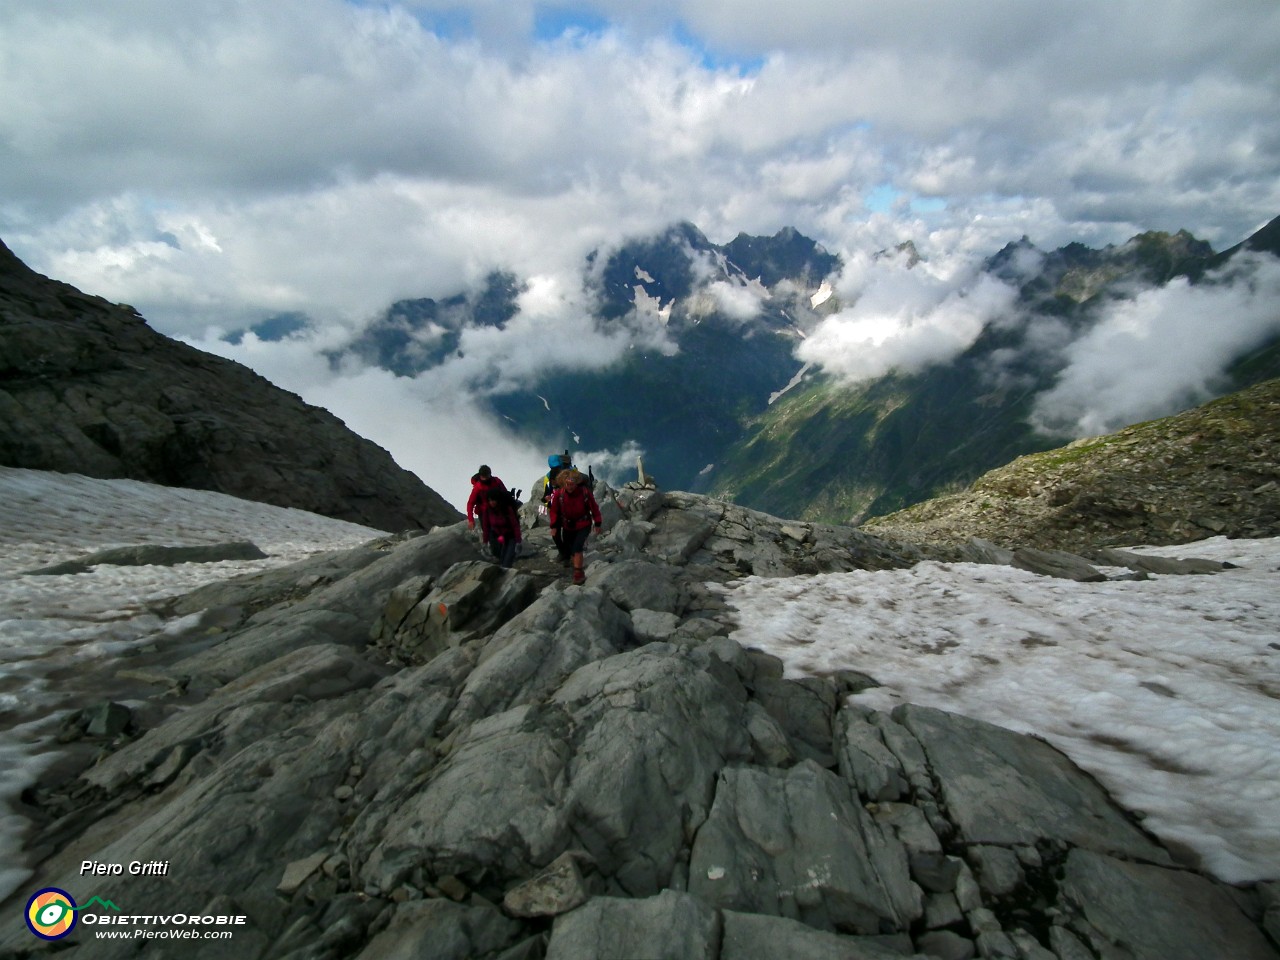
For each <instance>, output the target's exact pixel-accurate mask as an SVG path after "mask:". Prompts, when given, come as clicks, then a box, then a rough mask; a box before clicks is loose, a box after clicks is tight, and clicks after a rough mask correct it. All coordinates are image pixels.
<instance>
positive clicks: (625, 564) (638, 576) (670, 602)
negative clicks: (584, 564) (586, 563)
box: [591, 560, 680, 613]
mask: <svg viewBox="0 0 1280 960" xmlns="http://www.w3.org/2000/svg"><path fill="white" fill-rule="evenodd" d="M591 582H592V584H593V585H594V586H597V587H599V588H600V589H601V590H603V591H604V592H605V593H606V594H608V595H609V598H610V599H611V600H613V602H614V603H616V604H617V605H618V606H619V607H621V608H622V609H623V610H626V611H628V612H630V611H632V610H641V609H645V610H657V611H661V612H663V613H678V612H679V603H680V582H679V579H678V577H677V576H676V573H675V571H674V570H673V569H672V568H671V567H670V565H668V564H665V563H653V562H652V561H648V560H619V561H618V562H616V563H611V564H608V565H607V566H605V567H604V568H603V569H601V570H600V572H599V573H596V572H595V571H594V570H593V571H592V574H591Z"/></svg>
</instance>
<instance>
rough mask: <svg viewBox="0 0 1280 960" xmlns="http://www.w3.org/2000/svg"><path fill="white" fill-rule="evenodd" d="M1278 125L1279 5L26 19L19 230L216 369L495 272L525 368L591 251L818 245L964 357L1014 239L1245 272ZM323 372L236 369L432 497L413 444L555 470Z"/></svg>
mask: <svg viewBox="0 0 1280 960" xmlns="http://www.w3.org/2000/svg"><path fill="white" fill-rule="evenodd" d="M1276 103H1280V4H1277V3H1276V2H1275V0H1160V2H1155V0H1148V2H1144V0H1132V2H1119V3H1117V2H1115V0H1036V2H1034V3H1032V2H1027V0H980V2H978V0H973V2H970V0H914V2H913V0H788V2H786V3H785V4H783V3H778V2H772V3H766V2H757V0H733V2H729V0H626V2H621V0H586V2H582V3H576V4H559V3H533V2H528V0H462V2H443V0H441V2H434V0H433V2H403V3H396V2H367V3H355V2H343V0H271V2H270V3H266V2H261V0H183V2H182V3H173V2H171V0H111V2H109V3H105V2H102V0H58V2H57V3H50V2H47V0H7V2H4V3H0V238H3V239H4V240H5V242H6V243H8V245H9V246H10V247H11V248H12V249H13V250H14V252H15V253H17V254H18V255H19V256H20V257H22V258H23V259H24V260H25V261H26V262H27V263H28V264H30V265H31V266H32V267H34V268H35V269H37V270H39V271H40V272H42V273H46V274H48V275H50V276H54V277H56V278H58V279H61V280H66V281H68V282H70V283H73V284H75V285H76V286H78V287H80V288H82V289H84V290H87V291H89V292H92V293H96V294H100V295H102V296H105V297H107V298H109V299H111V300H116V301H122V302H127V303H131V304H133V305H134V306H136V307H137V308H138V309H139V310H140V311H141V312H142V314H143V315H144V316H145V317H146V318H147V319H148V320H149V321H150V322H151V324H152V325H153V326H154V327H156V328H157V329H159V330H160V331H161V332H164V333H167V334H170V335H175V336H183V337H186V338H189V339H191V340H193V341H195V342H199V343H202V344H210V345H212V344H215V343H216V342H217V337H218V335H219V334H220V333H222V332H225V331H228V330H232V329H235V328H237V327H240V326H243V325H246V324H248V323H252V322H255V321H258V320H261V319H263V318H265V317H267V316H271V315H273V314H278V313H281V312H285V311H300V312H303V313H306V314H307V315H309V316H311V317H312V318H313V319H315V320H316V321H317V323H318V324H319V325H320V327H321V328H322V329H323V330H327V331H328V332H327V333H321V334H317V336H318V337H319V338H320V339H321V340H322V339H324V338H325V337H328V338H329V339H330V340H331V341H332V340H335V339H340V337H341V336H342V335H343V331H349V330H352V329H354V328H356V327H358V326H359V325H360V324H361V323H362V322H364V321H367V320H368V319H369V318H370V317H371V316H373V315H374V314H376V313H377V312H379V311H380V310H383V309H385V308H386V307H387V306H388V305H389V304H390V303H391V302H393V301H395V300H397V299H401V298H409V297H442V296H450V295H452V294H455V293H458V292H460V291H464V290H468V289H473V288H474V287H475V286H476V284H477V283H478V282H479V281H480V280H481V278H483V277H484V276H485V275H486V274H487V273H488V272H489V271H491V270H493V269H495V268H501V269H506V270H510V271H512V272H514V273H516V274H517V275H518V276H519V277H521V278H522V279H524V280H526V281H530V282H531V287H530V293H529V294H528V295H527V296H528V298H529V302H528V303H526V304H525V306H526V308H527V309H528V311H529V313H528V316H527V317H526V320H525V323H524V326H523V328H522V329H520V330H518V331H517V338H516V339H513V340H512V341H510V342H508V343H507V344H506V345H505V346H504V347H503V348H502V351H500V355H504V356H506V357H507V358H508V359H509V361H510V362H512V363H519V362H527V361H528V360H529V359H530V356H529V354H528V352H527V350H529V349H533V347H532V346H530V345H531V344H536V343H539V342H545V340H546V337H545V335H544V334H545V331H546V330H558V329H560V328H561V327H560V325H561V324H565V323H570V324H579V323H580V321H581V317H582V315H583V309H582V305H581V303H580V302H579V298H580V296H581V293H580V287H581V284H580V279H579V274H580V270H581V265H582V261H583V257H584V256H585V255H586V254H587V253H588V252H590V251H591V250H593V249H596V248H606V249H607V248H608V246H609V245H610V244H612V243H615V242H617V241H618V240H620V239H621V238H622V237H624V236H627V235H635V234H639V233H645V232H649V231H654V230H658V229H661V228H662V227H664V226H666V225H667V224H669V223H671V222H673V221H678V220H689V221H691V222H693V223H695V224H696V225H697V226H699V227H700V228H701V229H702V230H703V231H704V232H705V233H707V235H708V236H709V237H710V238H711V239H712V240H713V241H716V242H721V243H723V242H726V241H728V240H730V239H732V237H733V236H735V235H736V234H737V233H739V232H743V231H745V232H747V233H752V234H766V235H769V234H773V233H775V232H776V231H777V230H778V229H780V228H782V227H784V226H794V227H796V228H797V229H799V230H800V231H801V232H803V233H805V234H807V235H809V236H811V237H814V238H815V239H817V240H819V241H820V242H821V243H823V244H824V245H825V246H826V247H827V248H828V249H829V250H831V251H832V252H834V253H837V254H840V255H841V256H842V257H844V258H846V260H847V261H849V262H856V261H859V258H864V259H865V257H866V255H867V254H868V253H869V252H872V251H875V250H879V249H883V248H885V247H887V246H891V245H894V244H897V243H900V242H902V241H904V240H908V239H910V240H913V241H914V242H915V244H916V246H917V247H918V248H919V250H920V252H921V253H922V254H923V255H924V256H926V257H927V258H929V261H930V263H931V264H932V265H933V267H932V270H933V273H932V276H931V278H928V279H927V281H926V282H927V283H928V284H929V285H930V286H931V287H932V288H933V289H934V290H935V291H937V297H938V300H937V303H936V304H934V306H933V307H930V308H928V309H923V310H921V311H917V313H916V314H915V315H916V316H920V317H933V316H934V315H935V313H936V311H935V309H934V307H937V305H938V304H942V305H946V304H951V305H956V304H958V303H960V300H963V301H964V302H963V304H962V309H961V311H960V314H961V315H960V320H959V329H956V328H955V327H954V326H953V325H951V324H945V326H947V328H948V330H949V331H950V333H951V335H952V337H953V338H954V337H959V338H960V339H963V337H964V336H965V332H966V331H967V330H968V329H969V327H971V326H973V325H974V324H975V323H979V322H980V319H981V317H982V316H983V311H984V310H987V309H988V308H990V307H991V306H993V305H995V304H997V303H998V302H999V300H1000V296H1001V294H1000V291H998V290H994V289H989V288H988V289H982V290H977V291H969V292H966V293H965V294H964V295H963V296H961V297H959V299H958V298H957V293H956V290H955V289H954V278H955V277H957V276H961V275H963V273H964V270H965V266H964V265H965V264H966V263H971V262H972V261H973V260H974V259H975V258H977V257H981V256H986V255H989V254H990V253H993V252H994V251H995V250H997V249H999V248H1000V247H1001V246H1003V245H1004V244H1005V243H1006V242H1008V241H1010V240H1016V239H1017V238H1018V237H1020V236H1022V235H1024V234H1025V235H1027V236H1029V237H1030V238H1031V240H1032V241H1033V242H1035V243H1036V244H1037V245H1039V246H1041V247H1042V248H1046V249H1049V248H1053V247H1055V246H1058V245H1060V244H1062V243H1066V242H1068V241H1072V240H1080V241H1083V242H1085V243H1088V244H1090V245H1094V246H1098V245H1102V244H1105V243H1108V242H1122V241H1123V240H1125V239H1128V238H1129V237H1130V236H1132V235H1133V234H1135V233H1138V232H1140V231H1143V230H1147V229H1162V230H1177V229H1181V228H1186V229H1188V230H1190V231H1191V232H1193V233H1194V234H1195V235H1196V236H1197V237H1199V238H1201V239H1204V240H1207V241H1209V242H1210V243H1212V244H1213V245H1214V247H1215V249H1223V248H1225V247H1228V246H1231V245H1233V244H1235V243H1237V242H1238V241H1240V240H1241V239H1243V238H1244V237H1245V236H1247V235H1248V234H1250V233H1251V232H1252V231H1254V230H1255V229H1256V228H1257V227H1258V226H1260V225H1261V224H1263V223H1265V222H1266V221H1268V220H1270V219H1271V218H1273V217H1274V216H1276V215H1277V214H1280V111H1278V110H1276V108H1275V104H1276ZM850 282H851V281H850ZM949 283H950V284H953V286H952V287H948V286H947V285H948V284H949ZM1147 306H1148V307H1150V306H1152V305H1151V304H1148V305H1147ZM859 319H860V318H846V320H849V321H857V320H859ZM926 328H927V323H926ZM848 329H850V328H846V332H847V330H848ZM540 331H542V333H540ZM882 339H883V338H882ZM889 339H890V340H891V339H892V338H889ZM322 345H323V344H321V343H320V342H319V341H318V340H317V341H316V342H312V343H311V344H310V349H309V350H307V349H304V348H303V347H302V346H301V345H299V344H293V345H291V346H280V347H270V346H269V345H264V344H255V343H253V342H252V341H248V342H245V343H243V344H241V346H240V347H237V348H234V349H233V348H231V347H229V346H226V347H222V348H219V349H220V350H221V351H222V352H224V353H225V354H227V355H230V356H233V357H235V359H239V360H242V361H244V362H247V363H250V364H251V365H254V366H256V367H257V368H258V369H260V371H261V372H263V373H264V374H266V375H267V376H270V377H271V378H272V379H274V380H276V382H278V383H280V384H281V385H282V386H286V387H287V388H289V389H291V390H295V391H297V392H300V393H302V394H303V396H304V397H305V398H306V399H308V400H311V401H312V402H317V403H323V404H325V405H327V406H329V407H330V408H331V409H333V410H334V412H336V413H338V415H339V416H342V417H343V418H344V419H346V420H347V421H348V423H349V424H351V425H352V426H353V427H354V428H355V429H357V430H359V431H360V432H363V433H365V434H366V435H368V436H372V437H373V439H375V440H377V441H378V442H380V443H382V444H383V445H384V446H387V447H389V448H391V449H392V452H393V453H395V454H396V456H397V459H399V460H400V461H401V462H402V463H404V464H405V465H406V466H408V467H410V469H415V470H417V472H419V473H420V474H427V473H430V472H431V468H430V467H429V466H427V465H424V463H423V462H415V461H414V459H413V458H414V454H413V450H415V449H416V450H419V451H421V450H430V451H431V453H430V454H429V461H430V462H437V461H440V460H448V461H450V462H451V463H454V462H456V461H458V460H461V461H463V462H465V463H467V464H468V465H469V467H470V468H471V469H473V468H474V465H475V464H471V461H472V460H475V461H476V464H478V462H479V461H480V460H481V459H484V460H492V461H496V463H495V468H497V466H499V465H503V466H506V467H507V469H508V470H509V471H510V472H512V473H514V474H516V475H517V476H516V478H515V479H514V480H513V482H515V483H516V484H517V485H520V484H521V482H522V481H524V480H525V476H524V474H526V473H528V472H529V471H531V470H535V469H536V467H537V465H538V464H539V463H541V462H542V460H543V456H542V452H541V451H532V450H528V449H525V448H522V447H520V446H519V445H513V444H511V443H509V442H508V441H506V440H504V438H503V436H502V434H501V429H500V427H499V426H498V425H496V424H489V423H486V422H482V421H480V420H479V419H478V418H476V417H475V416H474V411H473V410H472V409H471V408H470V405H469V402H468V400H467V398H466V392H465V389H460V381H459V380H458V378H457V376H456V375H455V376H454V378H453V379H449V378H446V379H443V380H436V381H433V382H430V383H428V382H420V383H419V382H411V381H395V380H393V379H392V378H390V377H389V376H388V375H385V374H382V373H381V372H378V371H360V370H347V371H343V372H342V373H341V374H335V373H333V372H332V371H328V370H327V368H325V366H324V365H323V364H319V363H316V362H314V359H313V358H314V356H315V350H316V349H319V347H320V346H322ZM1105 346H1106V345H1105V343H1103V344H1095V347H1097V348H1099V349H1103V348H1105ZM617 347H618V345H617V344H609V343H606V342H596V341H589V342H584V343H581V344H578V345H577V348H578V349H580V350H581V351H582V353H583V362H584V363H585V362H600V361H601V360H603V359H607V358H608V357H609V356H610V350H611V349H617ZM901 352H902V351H901V350H899V353H901ZM924 352H925V353H926V354H928V353H929V351H927V350H926V351H924ZM838 353H839V351H838V350H837V351H836V354H838ZM912 355H915V354H912ZM1082 382H1086V386H1085V387H1081V388H1080V389H1081V390H1083V391H1084V392H1085V393H1087V392H1088V391H1087V378H1085V380H1084V381H1082ZM1068 389H1073V388H1072V387H1071V385H1068ZM370 398H375V399H376V406H375V405H374V404H372V403H370ZM387 409H395V410H398V411H403V414H404V415H403V416H402V417H400V418H398V421H397V422H396V423H395V424H392V423H390V422H389V420H388V418H387V416H386V410H387ZM1088 416H1089V412H1088V411H1085V412H1084V413H1082V414H1081V415H1080V416H1079V417H1076V418H1075V419H1076V420H1077V421H1080V422H1082V421H1083V420H1084V419H1087V417H1088ZM368 423H372V424H373V426H372V427H370V426H368V425H367V424H368ZM462 425H465V429H459V428H460V426H462ZM393 441H394V442H393ZM584 443H588V444H589V438H584ZM490 450H493V451H495V452H493V453H492V454H488V453H487V452H486V451H490ZM442 454H444V455H443V456H442ZM504 458H505V459H504ZM424 459H427V458H426V457H424ZM452 469H453V472H455V473H456V472H457V469H456V467H454V468H452ZM424 479H427V481H428V482H429V483H431V484H432V485H433V486H436V488H437V489H439V490H440V492H441V493H443V494H444V495H446V496H447V497H449V498H450V499H452V500H454V501H455V502H456V501H457V499H458V495H459V494H458V492H457V491H454V490H450V489H446V487H445V486H444V485H443V484H444V481H443V480H442V479H441V475H433V476H424ZM463 484H464V486H465V479H464V481H463ZM461 496H463V497H465V490H464V491H463V492H462V493H461Z"/></svg>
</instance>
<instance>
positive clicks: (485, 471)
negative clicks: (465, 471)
mask: <svg viewBox="0 0 1280 960" xmlns="http://www.w3.org/2000/svg"><path fill="white" fill-rule="evenodd" d="M476 476H477V477H480V479H482V480H488V479H489V478H491V477H492V476H493V471H492V470H490V469H489V465H488V464H487V463H482V464H480V469H479V470H477V471H476Z"/></svg>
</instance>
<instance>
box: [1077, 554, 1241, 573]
mask: <svg viewBox="0 0 1280 960" xmlns="http://www.w3.org/2000/svg"><path fill="white" fill-rule="evenodd" d="M1089 559H1091V560H1093V561H1094V562H1095V563H1102V564H1106V565H1108V566H1112V567H1128V568H1129V569H1130V570H1136V571H1138V572H1140V573H1152V574H1158V575H1163V576H1179V575H1186V574H1207V573H1219V572H1220V571H1222V570H1226V569H1228V568H1229V567H1230V566H1231V565H1230V564H1226V563H1222V562H1221V561H1219V560H1202V559H1199V558H1197V557H1188V558H1186V559H1178V558H1175V557H1157V556H1147V555H1146V554H1141V553H1133V552H1131V551H1129V550H1115V549H1102V550H1092V551H1090V552H1089Z"/></svg>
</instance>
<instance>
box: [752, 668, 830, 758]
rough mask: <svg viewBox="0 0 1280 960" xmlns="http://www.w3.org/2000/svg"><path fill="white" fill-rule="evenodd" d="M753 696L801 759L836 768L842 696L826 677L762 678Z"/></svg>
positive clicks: (756, 684)
mask: <svg viewBox="0 0 1280 960" xmlns="http://www.w3.org/2000/svg"><path fill="white" fill-rule="evenodd" d="M753 686H754V689H753V691H752V694H753V697H754V698H755V700H757V701H758V702H759V703H760V705H761V706H763V707H764V708H765V709H766V710H767V711H769V713H770V714H771V715H772V716H773V718H774V719H775V720H777V721H778V723H779V724H780V725H781V726H782V729H783V730H785V731H786V732H787V735H788V736H790V737H791V738H792V740H793V742H794V744H795V746H796V748H797V753H798V754H799V755H800V756H801V757H808V758H810V759H813V760H815V761H817V762H818V763H819V764H821V765H822V766H824V767H834V766H835V765H836V758H835V756H834V755H833V753H832V751H833V749H834V743H835V740H834V724H835V714H836V705H837V702H838V700H839V693H838V691H837V690H836V686H835V684H834V683H832V682H831V681H830V680H828V679H826V678H824V677H804V678H802V679H797V680H789V679H776V680H775V679H772V678H767V677H765V678H759V679H757V680H756V681H755V683H754V685H753Z"/></svg>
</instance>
